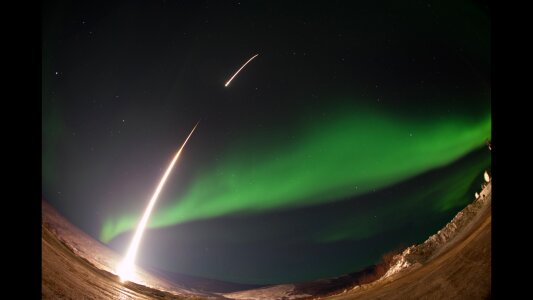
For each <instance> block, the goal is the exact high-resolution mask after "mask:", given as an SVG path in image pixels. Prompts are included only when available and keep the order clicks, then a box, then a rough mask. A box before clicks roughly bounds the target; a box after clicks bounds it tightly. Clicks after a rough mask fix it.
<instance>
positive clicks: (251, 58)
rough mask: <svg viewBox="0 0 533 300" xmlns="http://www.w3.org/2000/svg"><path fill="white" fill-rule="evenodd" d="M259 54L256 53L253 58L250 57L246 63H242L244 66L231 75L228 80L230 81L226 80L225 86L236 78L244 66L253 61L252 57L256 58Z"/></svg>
mask: <svg viewBox="0 0 533 300" xmlns="http://www.w3.org/2000/svg"><path fill="white" fill-rule="evenodd" d="M258 55H259V54H256V55H254V56H252V58H250V59H249V60H248V61H247V62H245V63H244V65H242V67H240V68H239V69H238V70H237V72H235V74H233V76H231V78H230V79H229V80H228V82H226V84H225V85H224V86H225V87H227V86H228V85H229V84H230V83H231V81H232V80H233V78H235V76H237V74H239V72H240V71H241V70H242V69H243V68H244V67H246V65H247V64H248V63H249V62H251V61H252V59H254V58H256V57H257V56H258Z"/></svg>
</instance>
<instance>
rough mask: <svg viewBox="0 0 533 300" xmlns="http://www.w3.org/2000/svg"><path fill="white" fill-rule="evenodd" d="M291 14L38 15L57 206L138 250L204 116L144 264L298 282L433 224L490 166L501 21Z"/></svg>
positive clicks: (378, 9) (198, 6)
mask: <svg viewBox="0 0 533 300" xmlns="http://www.w3.org/2000/svg"><path fill="white" fill-rule="evenodd" d="M287 2H288V1H279V2H275V3H272V2H270V1H253V2H252V1H231V2H230V1H170V0H169V1H113V2H104V3H96V2H94V1H89V2H82V1H72V2H68V1H65V2H55V1H47V2H46V3H43V19H42V22H43V23H42V24H43V27H42V28H43V29H42V30H43V31H42V194H43V198H44V199H45V200H47V201H48V202H50V203H51V204H52V205H53V206H54V207H56V208H57V209H58V210H59V211H60V212H61V213H62V214H63V215H65V217H67V218H68V219H69V220H70V221H71V222H72V223H74V224H75V225H77V226H79V227H80V228H81V229H83V230H84V231H85V232H87V233H88V234H90V235H92V236H94V237H95V238H97V239H100V240H101V241H103V242H106V243H108V244H109V245H110V246H111V247H113V248H115V249H116V250H117V251H120V252H121V253H123V252H124V251H125V247H126V246H127V243H128V241H129V238H130V237H131V231H129V230H130V229H132V227H133V226H134V225H135V223H136V222H137V221H138V218H139V215H140V214H141V213H142V211H143V210H144V207H145V205H146V203H147V201H148V200H149V198H150V196H151V194H152V193H153V190H154V189H155V186H156V184H157V182H158V181H159V179H160V177H161V175H162V172H163V171H164V169H165V168H166V165H167V164H168V162H169V160H170V159H171V157H172V155H173V154H174V152H175V151H176V150H177V148H178V147H179V145H180V144H181V143H182V141H183V139H184V138H185V137H186V135H187V134H188V132H189V131H190V129H191V128H192V127H193V126H194V124H196V122H197V121H198V120H200V125H199V127H198V130H197V131H196V132H195V134H194V135H193V137H192V138H191V141H190V143H189V144H188V145H187V147H186V149H185V150H184V153H183V156H182V157H181V158H180V161H178V164H177V166H176V168H175V170H174V171H173V173H172V175H171V177H170V178H169V181H168V183H167V185H166V186H165V189H164V190H163V193H162V194H161V198H160V200H159V202H158V205H157V206H156V209H155V211H154V214H153V218H152V224H151V225H152V227H154V228H156V229H151V230H149V231H147V232H146V236H145V238H144V240H143V244H142V249H141V251H140V253H139V257H138V260H139V262H141V263H145V264H149V265H152V266H156V267H158V268H161V269H166V270H169V271H173V272H178V273H186V274H191V275H198V276H204V277H208V278H217V279H222V280H227V281H236V282H249V283H275V282H288V281H303V280H311V279H316V278H322V277H328V276H336V275H340V274H343V273H347V272H351V271H356V270H358V269H360V268H363V267H365V266H367V265H369V264H372V263H375V262H376V261H377V260H378V259H379V257H380V255H382V254H383V253H384V252H386V251H388V250H391V249H393V248H395V247H397V246H398V245H401V244H403V245H408V244H412V243H414V242H420V241H423V240H424V239H425V238H426V237H427V236H428V235H430V234H432V233H433V232H434V231H436V230H438V229H439V228H440V227H441V226H442V225H443V224H445V223H446V222H447V221H449V220H450V219H451V217H453V215H454V214H455V213H456V212H457V211H458V210H460V209H462V208H463V207H464V206H465V205H466V204H467V203H468V202H469V201H471V200H472V195H473V192H474V191H475V190H476V189H478V188H479V183H480V182H481V179H482V178H481V177H480V174H482V172H483V170H484V168H487V167H489V166H490V163H491V162H490V161H491V158H490V153H487V152H488V151H487V150H486V149H485V148H483V145H484V141H485V140H486V139H489V138H490V136H491V99H490V93H491V88H490V87H491V83H490V68H491V65H490V61H491V51H490V26H491V21H490V15H489V13H490V11H489V9H488V8H487V7H486V6H485V5H483V4H480V3H478V2H470V1H445V3H442V2H441V1H407V2H406V3H403V2H402V3H399V2H398V1H366V2H363V1H360V2H354V1H308V2H311V3H307V2H306V1H291V2H290V3H287ZM256 53H258V54H259V56H258V57H257V58H255V59H254V60H253V61H252V62H251V63H250V64H249V65H247V66H246V68H244V69H243V70H242V71H241V73H240V74H239V76H237V77H236V78H235V79H234V81H233V82H232V83H231V85H230V86H229V87H227V88H226V87H224V83H225V82H226V81H227V80H228V79H229V78H230V77H231V75H232V74H233V73H234V72H235V71H236V70H237V69H238V68H239V67H240V66H241V65H242V64H243V63H244V62H245V61H246V60H248V59H249V58H250V57H251V56H252V55H254V54H256Z"/></svg>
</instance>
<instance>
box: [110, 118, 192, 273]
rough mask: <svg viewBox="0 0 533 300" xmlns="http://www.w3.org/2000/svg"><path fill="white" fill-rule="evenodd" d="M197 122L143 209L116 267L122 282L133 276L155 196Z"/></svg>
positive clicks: (157, 194)
mask: <svg viewBox="0 0 533 300" xmlns="http://www.w3.org/2000/svg"><path fill="white" fill-rule="evenodd" d="M198 123H199V122H198ZM198 123H196V125H194V128H193V129H192V130H191V133H189V135H188V136H187V138H186V139H185V142H183V144H182V145H181V147H180V149H179V150H178V152H177V153H176V155H175V156H174V159H172V162H170V165H169V166H168V168H167V170H166V171H165V174H164V175H163V177H162V178H161V181H160V182H159V185H158V186H157V188H156V189H155V192H154V195H153V196H152V198H151V199H150V202H149V203H148V207H146V210H145V211H144V214H143V217H142V219H141V221H140V222H139V225H137V230H136V231H135V235H134V236H133V239H132V240H131V244H130V247H129V248H128V252H127V253H126V256H125V257H124V259H123V260H122V262H121V263H120V265H119V266H118V268H117V274H118V276H119V277H120V280H121V281H122V282H125V281H127V280H132V279H133V278H134V270H135V257H136V256H137V250H138V249H139V245H140V243H141V238H142V236H143V233H144V229H145V228H146V224H147V223H148V219H149V218H150V214H151V213H152V209H153V208H154V205H155V203H156V201H157V197H159V193H160V192H161V189H162V188H163V185H164V184H165V182H166V181H167V178H168V175H169V174H170V171H172V168H173V167H174V164H175V163H176V161H177V160H178V158H179V156H180V154H181V150H183V148H184V147H185V145H186V144H187V141H188V140H189V138H190V137H191V135H192V134H193V132H194V130H195V129H196V126H198Z"/></svg>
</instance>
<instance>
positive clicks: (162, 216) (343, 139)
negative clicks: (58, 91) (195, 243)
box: [101, 110, 491, 242]
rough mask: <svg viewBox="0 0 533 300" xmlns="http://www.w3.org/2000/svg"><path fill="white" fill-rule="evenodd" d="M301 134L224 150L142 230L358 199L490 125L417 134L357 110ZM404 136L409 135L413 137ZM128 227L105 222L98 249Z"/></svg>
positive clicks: (479, 138)
mask: <svg viewBox="0 0 533 300" xmlns="http://www.w3.org/2000/svg"><path fill="white" fill-rule="evenodd" d="M308 126H311V127H313V128H311V129H308V131H309V132H305V131H304V132H303V133H302V134H301V136H300V138H299V141H294V142H293V145H290V146H285V145H270V149H269V150H268V152H267V151H262V150H261V149H264V147H265V146H267V147H268V145H259V147H258V148H256V149H253V148H252V147H244V149H238V150H230V151H229V152H228V153H229V154H230V155H229V157H228V158H226V157H223V158H222V160H221V161H220V163H219V164H218V165H216V166H214V167H213V169H212V170H209V171H208V172H207V173H206V174H201V175H200V176H199V178H197V179H196V180H194V181H193V182H192V184H191V185H190V187H188V188H186V191H185V194H184V195H183V196H182V197H179V198H176V199H174V201H173V203H170V204H167V207H164V208H162V209H161V210H160V212H159V213H157V214H156V215H155V216H154V217H153V218H152V220H151V222H150V225H151V226H152V227H161V226H169V225H176V224H179V223H182V222H186V221H191V220H195V219H202V218H209V217H217V216H222V215H226V214H231V213H238V212H242V211H246V212H261V211H264V210H269V209H276V208H286V207H293V206H298V205H314V204H319V203H327V202H330V201H334V200H336V199H341V198H345V197H350V196H357V195H361V194H364V193H367V192H369V191H372V190H375V189H380V188H384V187H387V186H390V185H391V184H394V183H398V182H400V181H402V180H406V179H408V178H410V177H412V176H415V175H418V174H421V173H423V172H426V171H428V170H431V169H434V168H436V167H440V166H443V165H446V164H449V163H451V162H453V161H454V160H456V159H458V158H460V157H462V156H464V155H465V154H467V153H468V152H470V151H472V150H474V149H475V148H478V147H479V146H480V145H482V144H483V141H485V140H487V139H490V129H491V122H490V117H486V118H485V119H483V120H481V121H479V122H477V123H476V122H471V121H470V122H469V121H467V120H461V119H460V118H457V119H452V120H445V121H441V122H431V123H429V124H428V125H427V126H423V125H421V124H416V123H415V122H409V121H407V120H398V119H395V118H394V117H389V116H386V115H385V114H379V113H377V112H372V111H365V110H360V111H359V112H354V113H347V112H344V115H341V116H338V117H336V118H335V120H333V121H331V122H330V123H324V124H321V123H320V122H318V124H317V122H315V123H314V124H312V125H308ZM412 128H417V130H416V131H415V134H414V135H413V130H412ZM247 153H254V154H252V155H249V154H247ZM255 153H260V154H255ZM261 154H262V155H261ZM136 220H138V216H137V215H134V216H125V217H121V218H111V219H110V220H109V221H108V222H106V223H105V224H104V227H103V230H102V234H101V239H102V241H104V242H109V241H110V240H111V239H112V238H113V237H115V236H116V235H117V234H120V233H122V232H124V231H126V230H130V229H132V228H133V227H134V226H135V224H136V222H137V221H136Z"/></svg>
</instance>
